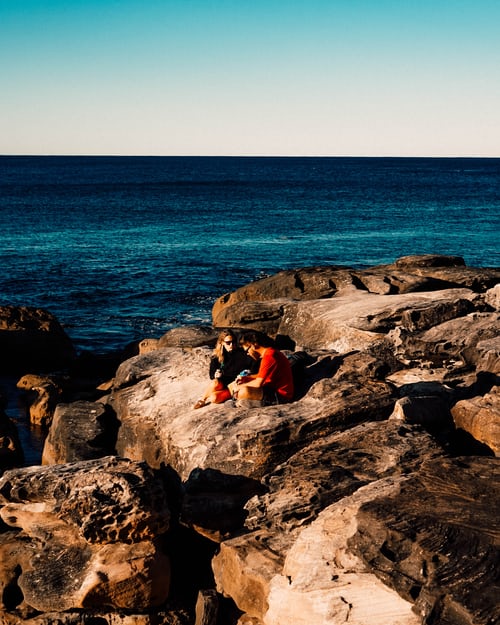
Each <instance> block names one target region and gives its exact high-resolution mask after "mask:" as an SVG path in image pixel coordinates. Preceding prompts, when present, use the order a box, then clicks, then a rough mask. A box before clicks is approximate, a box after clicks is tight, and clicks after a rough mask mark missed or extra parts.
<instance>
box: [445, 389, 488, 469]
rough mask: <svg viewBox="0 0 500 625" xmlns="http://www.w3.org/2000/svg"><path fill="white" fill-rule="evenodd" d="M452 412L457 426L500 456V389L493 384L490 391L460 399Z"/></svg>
mask: <svg viewBox="0 0 500 625" xmlns="http://www.w3.org/2000/svg"><path fill="white" fill-rule="evenodd" d="M451 414H452V416H453V421H454V423H455V426H456V427H457V428H459V429H461V430H464V431H465V432H468V433H469V434H470V435H471V436H473V437H474V438H475V439H476V440H478V441H480V442H481V443H484V444H485V445H487V446H488V447H489V448H490V449H491V450H492V452H493V453H494V454H495V455H496V456H497V457H498V456H500V390H499V387H498V386H493V387H492V388H491V390H490V392H489V393H486V394H485V395H479V396H476V397H472V398H470V399H462V400H460V401H458V402H457V403H456V404H455V405H454V406H453V407H452V408H451Z"/></svg>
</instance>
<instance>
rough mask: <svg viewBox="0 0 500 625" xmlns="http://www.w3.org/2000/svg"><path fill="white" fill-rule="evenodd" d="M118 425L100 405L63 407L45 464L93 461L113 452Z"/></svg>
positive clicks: (51, 432) (54, 425)
mask: <svg viewBox="0 0 500 625" xmlns="http://www.w3.org/2000/svg"><path fill="white" fill-rule="evenodd" d="M117 429H118V423H117V421H116V417H115V415H114V414H113V413H111V411H110V410H109V409H107V408H106V406H104V405H103V404H102V403H99V402H86V401H76V402H72V403H70V404H59V405H58V406H57V408H56V410H55V413H54V416H53V419H52V424H51V427H50V429H49V432H48V435H47V438H46V439H45V443H44V446H43V453H42V464H63V463H66V462H76V461H78V460H91V459H93V458H101V457H102V456H105V455H109V454H111V453H113V451H114V447H115V442H116V431H117Z"/></svg>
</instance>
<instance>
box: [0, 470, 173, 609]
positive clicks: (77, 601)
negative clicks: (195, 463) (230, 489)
mask: <svg viewBox="0 0 500 625" xmlns="http://www.w3.org/2000/svg"><path fill="white" fill-rule="evenodd" d="M0 504H2V507H1V508H0V517H1V519H2V521H3V522H4V523H5V524H6V525H7V526H9V527H10V528H16V529H17V530H18V532H17V533H16V534H14V533H13V532H12V531H11V532H8V533H7V534H5V533H4V534H0V536H2V537H3V540H4V541H5V540H7V543H5V542H4V545H6V546H4V548H5V549H7V550H8V553H9V557H8V558H7V559H6V560H2V564H1V565H0V566H1V567H2V568H1V571H2V574H1V575H0V579H3V580H4V582H3V583H4V593H3V602H4V603H3V609H6V610H9V611H10V612H12V611H13V610H15V609H16V608H18V606H20V607H19V609H21V608H24V609H27V608H32V609H35V610H38V611H40V612H51V611H54V610H55V611H58V612H59V611H62V612H64V611H68V610H72V609H103V608H104V607H113V608H114V609H135V610H147V609H150V608H151V607H153V606H158V605H161V604H162V603H163V602H164V601H165V599H166V598H167V596H168V589H169V583H170V572H169V559H168V557H167V555H166V554H165V553H163V552H162V550H161V548H160V546H159V544H158V537H159V536H161V535H162V534H164V533H165V532H166V531H167V530H168V528H169V518H170V512H169V508H168V504H167V492H166V489H165V482H164V481H163V480H162V479H159V477H157V476H156V477H155V476H154V474H153V472H152V471H151V470H150V469H149V468H147V467H146V465H144V464H137V463H134V462H131V461H129V460H120V459H116V458H104V459H101V460H95V461H88V462H79V463H73V464H65V465H56V466H53V467H30V468H26V469H16V470H11V471H8V472H6V473H5V474H4V476H3V478H2V479H1V480H0ZM6 589H8V592H6Z"/></svg>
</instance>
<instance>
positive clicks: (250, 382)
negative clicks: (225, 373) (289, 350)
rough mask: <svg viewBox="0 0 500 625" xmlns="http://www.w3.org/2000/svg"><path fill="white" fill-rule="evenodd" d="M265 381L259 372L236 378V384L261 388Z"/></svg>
mask: <svg viewBox="0 0 500 625" xmlns="http://www.w3.org/2000/svg"><path fill="white" fill-rule="evenodd" d="M263 383H264V378H259V377H258V374H257V373H254V374H252V375H246V376H244V377H243V378H237V379H236V384H237V385H238V386H252V387H253V388H260V387H261V386H262V384H263Z"/></svg>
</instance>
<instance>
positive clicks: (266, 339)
mask: <svg viewBox="0 0 500 625" xmlns="http://www.w3.org/2000/svg"><path fill="white" fill-rule="evenodd" d="M243 343H252V345H259V347H274V341H273V339H272V338H271V337H270V336H267V334H264V332H259V331H258V330H251V331H248V332H243V334H242V335H241V336H240V345H242V344H243Z"/></svg>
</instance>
